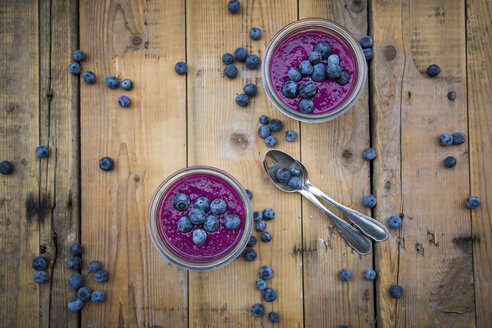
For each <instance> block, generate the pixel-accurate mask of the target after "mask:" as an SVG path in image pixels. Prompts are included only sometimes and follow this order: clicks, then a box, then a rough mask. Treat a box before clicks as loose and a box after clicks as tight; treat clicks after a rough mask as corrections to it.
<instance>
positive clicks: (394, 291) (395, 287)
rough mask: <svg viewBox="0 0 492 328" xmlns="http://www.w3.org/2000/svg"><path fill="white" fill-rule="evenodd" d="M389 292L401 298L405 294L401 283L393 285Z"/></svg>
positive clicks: (394, 296) (392, 295)
mask: <svg viewBox="0 0 492 328" xmlns="http://www.w3.org/2000/svg"><path fill="white" fill-rule="evenodd" d="M389 293H390V295H391V297H393V298H401V297H402V296H403V288H402V287H401V286H400V285H391V287H390V289H389Z"/></svg>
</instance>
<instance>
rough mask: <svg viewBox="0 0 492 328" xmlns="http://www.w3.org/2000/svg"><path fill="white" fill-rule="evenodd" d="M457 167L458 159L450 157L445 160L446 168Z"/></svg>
mask: <svg viewBox="0 0 492 328" xmlns="http://www.w3.org/2000/svg"><path fill="white" fill-rule="evenodd" d="M455 165H456V158H454V157H453V156H448V157H446V158H445V159H444V166H445V167H449V168H451V167H454V166H455Z"/></svg>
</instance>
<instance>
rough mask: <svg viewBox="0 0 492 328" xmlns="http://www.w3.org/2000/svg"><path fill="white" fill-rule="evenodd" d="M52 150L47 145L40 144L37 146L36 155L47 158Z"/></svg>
mask: <svg viewBox="0 0 492 328" xmlns="http://www.w3.org/2000/svg"><path fill="white" fill-rule="evenodd" d="M49 153H50V151H49V149H48V146H45V145H39V146H38V147H36V156H37V157H39V158H45V157H48V155H49Z"/></svg>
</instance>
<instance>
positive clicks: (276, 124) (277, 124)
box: [268, 118, 282, 132]
mask: <svg viewBox="0 0 492 328" xmlns="http://www.w3.org/2000/svg"><path fill="white" fill-rule="evenodd" d="M268 127H269V128H270V130H272V132H277V131H280V129H282V121H281V120H279V119H278V118H274V119H273V120H271V121H270V122H268Z"/></svg>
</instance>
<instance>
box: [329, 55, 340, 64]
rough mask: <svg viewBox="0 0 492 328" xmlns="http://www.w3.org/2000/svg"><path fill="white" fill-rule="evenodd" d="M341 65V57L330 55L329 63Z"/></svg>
mask: <svg viewBox="0 0 492 328" xmlns="http://www.w3.org/2000/svg"><path fill="white" fill-rule="evenodd" d="M330 64H331V65H340V58H339V57H338V56H337V55H335V54H333V55H330V56H329V57H328V61H327V65H330Z"/></svg>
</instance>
